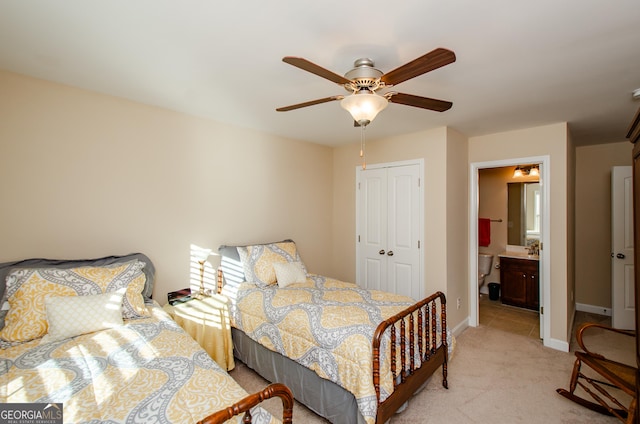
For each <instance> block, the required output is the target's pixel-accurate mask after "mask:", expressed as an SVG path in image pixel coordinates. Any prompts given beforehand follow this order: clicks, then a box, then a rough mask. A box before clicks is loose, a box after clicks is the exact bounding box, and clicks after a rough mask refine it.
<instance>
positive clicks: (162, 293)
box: [0, 72, 333, 303]
mask: <svg viewBox="0 0 640 424" xmlns="http://www.w3.org/2000/svg"><path fill="white" fill-rule="evenodd" d="M0 93H2V95H0V157H1V158H2V167H1V168H0V193H2V198H3V200H2V212H1V216H2V219H0V234H2V243H0V262H3V261H9V260H14V259H20V258H26V257H50V258H89V257H98V256H104V255H111V254H126V253H130V252H132V251H140V252H144V253H146V254H147V255H148V256H149V257H150V258H151V259H152V260H153V262H154V264H155V265H156V267H157V282H156V289H155V291H154V296H155V298H156V299H158V301H160V302H161V303H164V302H165V301H166V293H167V292H168V291H172V290H175V289H180V288H183V287H187V286H188V285H189V282H190V273H189V266H190V263H189V250H190V245H191V244H196V245H198V246H202V247H210V248H213V249H217V247H218V245H220V244H222V243H227V244H232V243H250V242H260V241H271V240H275V239H282V238H283V237H290V238H293V239H294V240H296V241H297V242H298V246H299V249H300V251H301V254H302V258H303V260H304V261H305V262H306V264H307V266H308V268H309V270H310V271H312V272H318V273H328V272H330V271H331V266H330V263H331V237H332V233H331V231H332V202H333V183H332V178H333V172H332V161H333V158H332V149H331V148H329V147H325V146H320V145H314V144H310V143H303V142H298V141H292V140H287V139H283V138H278V137H273V136H268V135H265V134H262V133H258V132H254V131H250V130H245V129H241V128H235V127H230V126H227V125H223V124H219V123H216V122H213V121H209V120H205V119H199V118H195V117H191V116H187V115H183V114H179V113H175V112H171V111H168V110H164V109H160V108H155V107H151V106H146V105H142V104H138V103H134V102H130V101H126V100H123V99H119V98H114V97H109V96H104V95H100V94H96V93H91V92H87V91H83V90H79V89H76V88H70V87H67V86H62V85H59V84H54V83H50V82H45V81H41V80H36V79H32V78H28V77H23V76H19V75H16V74H11V73H7V72H0ZM215 261H216V258H215V257H212V258H211V260H210V262H211V264H212V265H214V266H215V265H217V264H216V263H215Z"/></svg>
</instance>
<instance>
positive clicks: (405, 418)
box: [230, 315, 634, 424]
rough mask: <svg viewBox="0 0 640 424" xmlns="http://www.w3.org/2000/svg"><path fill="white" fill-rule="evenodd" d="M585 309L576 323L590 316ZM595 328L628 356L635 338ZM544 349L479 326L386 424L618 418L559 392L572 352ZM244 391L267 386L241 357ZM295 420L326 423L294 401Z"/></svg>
mask: <svg viewBox="0 0 640 424" xmlns="http://www.w3.org/2000/svg"><path fill="white" fill-rule="evenodd" d="M597 317H598V316H595V318H594V317H590V316H588V315H584V316H582V317H578V319H577V321H578V322H581V321H588V320H591V318H594V320H595V319H597ZM628 339H630V340H631V341H630V342H627V340H623V338H620V337H614V338H611V337H609V336H606V335H601V334H596V335H594V336H593V337H590V338H589V342H593V343H595V344H597V345H598V346H601V348H602V350H608V351H609V352H616V354H617V353H618V352H625V351H627V353H625V354H623V356H622V358H623V359H625V360H631V361H633V358H634V350H633V349H634V345H633V340H632V339H631V338H628ZM573 345H574V343H573V342H572V348H571V350H572V352H571V353H564V352H559V351H557V350H554V349H550V348H546V347H543V346H542V344H541V342H540V341H539V340H536V339H535V338H531V337H526V336H522V335H517V334H513V333H509V332H506V331H502V330H499V329H496V328H492V327H489V326H486V325H480V326H479V327H476V328H468V329H466V330H465V331H464V332H463V333H462V334H461V335H460V336H459V337H457V345H456V352H455V353H454V355H453V358H452V359H451V361H450V362H449V378H448V380H449V389H448V390H447V389H444V388H443V387H442V384H441V382H442V380H441V377H440V376H441V374H439V373H436V374H435V375H434V376H433V377H432V378H431V380H430V381H429V384H428V385H427V387H426V388H425V389H424V390H423V391H422V392H420V393H418V394H417V395H415V396H414V397H413V398H412V399H411V400H410V402H409V407H408V408H407V409H406V410H405V411H404V412H402V413H400V414H397V415H395V416H394V417H393V418H392V419H391V420H390V422H391V423H392V424H401V423H455V424H463V423H545V424H547V423H566V424H569V423H596V424H597V423H615V422H617V420H616V419H615V418H612V417H606V416H602V415H600V414H597V413H595V412H592V411H590V410H588V409H586V408H583V407H581V406H579V405H577V404H575V403H573V402H571V401H569V400H567V399H565V398H563V397H562V396H560V395H558V394H557V393H556V391H555V390H556V388H558V387H564V388H568V384H569V379H570V376H571V371H572V368H573V363H574V358H575V356H574V355H573V351H574V350H575V347H574V346H573ZM230 374H231V375H232V376H233V377H234V378H235V379H236V380H237V381H238V382H239V383H240V385H242V386H243V387H244V388H245V389H246V390H247V391H249V392H254V391H257V390H259V389H261V388H263V387H264V386H265V385H266V384H268V383H267V382H266V381H265V380H263V379H262V378H261V377H259V376H258V375H257V374H255V373H254V372H253V371H252V370H250V369H249V368H247V367H246V366H245V365H244V364H242V363H241V362H239V361H238V362H237V363H236V369H235V370H233V371H231V373H230ZM265 407H266V409H268V410H270V411H271V412H272V413H274V414H276V415H277V416H281V415H280V414H281V412H280V411H281V410H282V409H281V406H280V405H279V403H278V401H277V400H275V399H271V400H269V401H268V403H267V404H266V405H265ZM293 417H294V423H305V424H306V423H326V422H327V421H326V420H324V419H322V418H320V417H318V416H317V415H315V414H314V413H312V412H310V411H309V410H308V409H306V408H305V407H304V406H303V405H301V404H299V403H297V402H296V405H295V408H294V415H293Z"/></svg>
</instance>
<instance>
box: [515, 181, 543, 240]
mask: <svg viewBox="0 0 640 424" xmlns="http://www.w3.org/2000/svg"><path fill="white" fill-rule="evenodd" d="M507 196H508V202H507V217H508V218H507V244H511V245H516V246H528V245H530V244H531V243H532V242H533V241H534V240H540V209H541V208H540V206H541V205H540V183H539V182H525V183H507Z"/></svg>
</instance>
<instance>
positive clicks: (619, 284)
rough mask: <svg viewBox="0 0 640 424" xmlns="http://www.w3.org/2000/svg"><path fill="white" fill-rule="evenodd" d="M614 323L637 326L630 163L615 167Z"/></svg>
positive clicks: (612, 296) (613, 217) (612, 253)
mask: <svg viewBox="0 0 640 424" xmlns="http://www.w3.org/2000/svg"><path fill="white" fill-rule="evenodd" d="M611 195H612V199H611V303H612V305H611V306H612V316H611V324H612V326H613V327H615V328H621V329H627V330H634V329H635V307H634V304H635V292H634V277H633V275H634V273H633V179H632V176H631V167H630V166H614V167H613V168H612V169H611Z"/></svg>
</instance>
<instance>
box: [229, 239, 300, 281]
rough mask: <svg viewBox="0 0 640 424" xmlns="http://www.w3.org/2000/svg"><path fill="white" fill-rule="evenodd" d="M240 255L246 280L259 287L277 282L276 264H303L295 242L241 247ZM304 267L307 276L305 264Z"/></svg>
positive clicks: (239, 248) (239, 249)
mask: <svg viewBox="0 0 640 424" xmlns="http://www.w3.org/2000/svg"><path fill="white" fill-rule="evenodd" d="M238 254H239V255H240V260H241V261H242V266H243V268H244V276H245V278H246V280H247V281H248V282H250V283H255V284H257V285H258V286H266V285H269V284H274V283H275V282H276V271H275V270H274V268H273V263H274V262H280V263H287V262H300V263H301V264H302V260H301V259H300V255H299V254H298V250H297V249H296V244H295V243H294V242H293V241H283V242H278V243H269V244H256V245H252V246H241V247H238ZM302 267H303V269H304V271H305V274H306V272H307V271H306V268H304V264H302Z"/></svg>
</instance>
